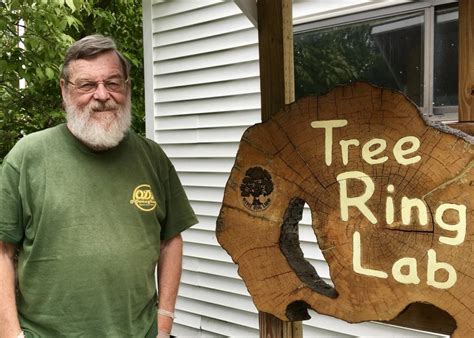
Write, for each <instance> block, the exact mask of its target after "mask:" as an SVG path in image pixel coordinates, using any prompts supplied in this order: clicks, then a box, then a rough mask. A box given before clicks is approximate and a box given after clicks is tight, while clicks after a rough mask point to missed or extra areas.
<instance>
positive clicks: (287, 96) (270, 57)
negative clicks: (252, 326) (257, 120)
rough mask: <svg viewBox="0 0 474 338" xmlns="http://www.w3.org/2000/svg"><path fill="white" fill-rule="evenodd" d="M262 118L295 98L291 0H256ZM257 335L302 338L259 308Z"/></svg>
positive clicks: (295, 325) (295, 326)
mask: <svg viewBox="0 0 474 338" xmlns="http://www.w3.org/2000/svg"><path fill="white" fill-rule="evenodd" d="M257 10H258V39H259V51H260V92H261V102H262V108H261V111H262V121H267V120H268V119H270V118H271V117H272V116H273V115H274V114H276V113H277V112H278V111H279V110H280V109H282V108H283V107H284V106H285V104H289V103H291V102H293V101H294V100H295V86H294V62H293V15H292V0H258V1H257ZM259 325H260V337H262V338H263V337H264V338H301V337H302V336H303V335H302V331H303V326H302V323H301V322H284V321H281V320H280V319H278V318H276V317H275V316H273V315H271V314H268V313H264V312H259Z"/></svg>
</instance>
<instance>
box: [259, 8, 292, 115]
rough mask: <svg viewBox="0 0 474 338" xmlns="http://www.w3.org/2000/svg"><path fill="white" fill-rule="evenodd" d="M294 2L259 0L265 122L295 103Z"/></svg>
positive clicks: (261, 81) (261, 90)
mask: <svg viewBox="0 0 474 338" xmlns="http://www.w3.org/2000/svg"><path fill="white" fill-rule="evenodd" d="M291 5H292V1H291V0H259V1H258V2H257V9H258V39H259V51H260V92H261V99H262V120H263V121H266V120H268V119H269V118H270V117H271V116H272V115H273V114H275V113H276V112H278V111H279V110H280V109H282V108H283V107H284V106H285V104H288V103H291V102H293V101H294V100H295V85H294V62H293V21H292V8H291Z"/></svg>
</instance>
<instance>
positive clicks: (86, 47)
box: [61, 34, 130, 80]
mask: <svg viewBox="0 0 474 338" xmlns="http://www.w3.org/2000/svg"><path fill="white" fill-rule="evenodd" d="M109 51H114V52H115V53H116V54H117V56H118V57H119V59H120V63H121V64H122V68H123V73H124V74H125V79H128V78H129V76H130V62H129V61H128V60H127V59H126V58H125V57H124V56H123V55H122V53H120V52H119V51H118V49H117V46H116V45H115V42H114V40H112V39H111V38H109V37H106V36H103V35H100V34H94V35H89V36H86V37H84V38H82V39H80V40H78V41H76V42H75V43H74V44H73V45H72V46H71V47H69V48H68V50H67V52H66V56H65V58H64V63H63V66H62V69H61V79H65V80H68V79H69V76H70V74H69V64H70V63H71V61H74V60H79V59H88V58H92V57H94V56H96V55H98V54H101V53H105V52H109Z"/></svg>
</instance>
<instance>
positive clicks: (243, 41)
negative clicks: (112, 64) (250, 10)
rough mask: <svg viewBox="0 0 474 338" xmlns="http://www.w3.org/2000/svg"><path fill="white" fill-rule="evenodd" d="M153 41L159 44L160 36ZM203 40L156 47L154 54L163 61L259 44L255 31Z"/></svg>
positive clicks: (248, 30) (250, 30)
mask: <svg viewBox="0 0 474 338" xmlns="http://www.w3.org/2000/svg"><path fill="white" fill-rule="evenodd" d="M153 39H154V40H155V42H156V43H158V42H159V36H157V34H154V36H153ZM201 40H202V41H191V42H187V43H178V44H174V45H168V46H163V47H161V48H158V47H155V48H154V53H155V55H156V60H157V61H163V60H168V59H174V58H182V57H187V56H192V55H197V54H208V53H211V52H215V51H219V50H224V49H234V48H237V47H243V46H248V45H252V44H256V43H257V42H258V40H257V37H256V36H255V32H254V30H253V29H245V30H242V31H238V32H233V33H228V34H222V35H216V36H211V37H208V38H203V39H201ZM158 49H159V52H158Z"/></svg>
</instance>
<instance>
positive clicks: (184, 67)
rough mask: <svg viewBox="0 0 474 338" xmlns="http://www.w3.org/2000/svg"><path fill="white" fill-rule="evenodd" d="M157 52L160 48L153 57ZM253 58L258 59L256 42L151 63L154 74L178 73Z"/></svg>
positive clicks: (246, 60) (242, 61) (241, 61)
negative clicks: (209, 53)
mask: <svg viewBox="0 0 474 338" xmlns="http://www.w3.org/2000/svg"><path fill="white" fill-rule="evenodd" d="M159 53H161V51H160V50H158V49H156V50H154V55H155V59H157V56H156V55H158V54H159ZM255 60H258V46H257V43H254V44H250V45H247V46H241V47H239V48H229V49H225V50H217V51H215V52H213V53H212V55H208V54H198V55H192V56H188V57H185V58H177V59H168V60H156V61H155V63H154V64H153V73H154V74H155V75H163V74H173V73H178V74H180V73H181V72H186V71H189V70H195V69H205V68H212V67H220V66H225V65H234V64H238V63H244V62H250V61H255Z"/></svg>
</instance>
